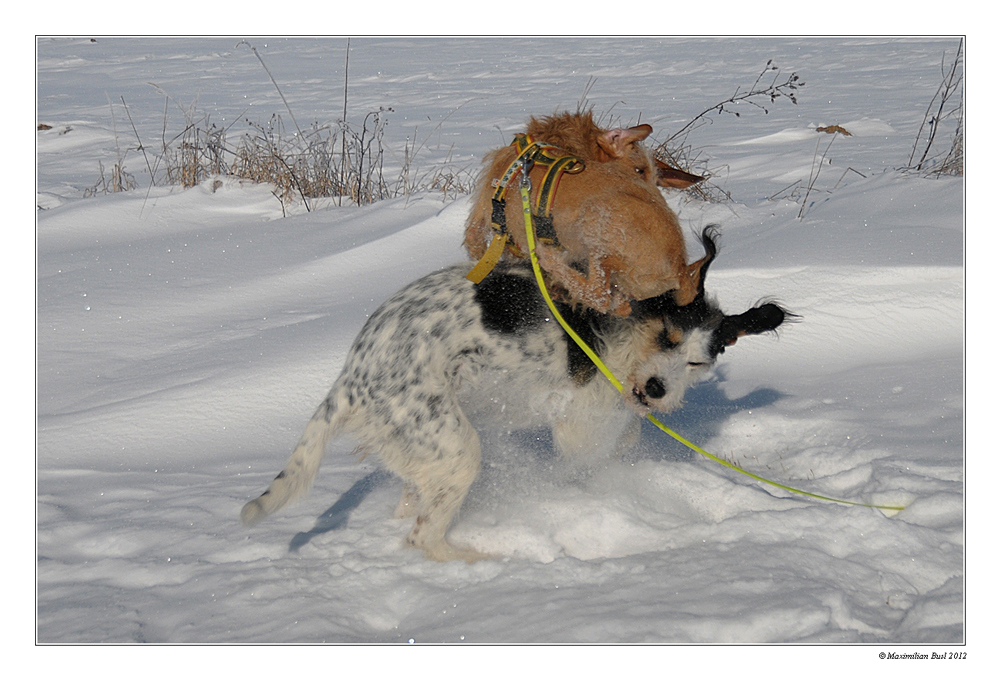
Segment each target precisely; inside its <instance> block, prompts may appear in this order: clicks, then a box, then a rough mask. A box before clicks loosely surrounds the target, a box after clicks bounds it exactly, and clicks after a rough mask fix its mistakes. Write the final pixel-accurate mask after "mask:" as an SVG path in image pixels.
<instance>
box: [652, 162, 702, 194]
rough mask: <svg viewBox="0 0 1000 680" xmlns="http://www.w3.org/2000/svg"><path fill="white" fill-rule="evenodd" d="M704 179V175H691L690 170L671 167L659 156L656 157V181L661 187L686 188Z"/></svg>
mask: <svg viewBox="0 0 1000 680" xmlns="http://www.w3.org/2000/svg"><path fill="white" fill-rule="evenodd" d="M704 179H705V178H704V177H699V176H698V175H692V174H691V173H690V172H684V171H683V170H679V169H678V168H674V167H671V166H669V165H667V164H666V163H664V162H663V161H661V160H660V159H659V158H657V159H656V183H657V184H658V185H660V186H661V187H673V188H674V189H687V188H688V187H689V186H693V185H695V184H697V183H698V182H701V181H703V180H704Z"/></svg>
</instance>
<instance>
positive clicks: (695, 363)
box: [688, 361, 705, 368]
mask: <svg viewBox="0 0 1000 680" xmlns="http://www.w3.org/2000/svg"><path fill="white" fill-rule="evenodd" d="M704 365H705V362H704V361H689V362H688V366H690V367H691V368H698V367H699V366H704Z"/></svg>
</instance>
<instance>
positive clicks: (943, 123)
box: [904, 39, 965, 176]
mask: <svg viewBox="0 0 1000 680" xmlns="http://www.w3.org/2000/svg"><path fill="white" fill-rule="evenodd" d="M963 46H964V39H960V40H959V41H958V49H956V50H955V56H954V58H953V59H952V60H951V64H950V65H949V63H948V61H947V53H946V54H944V55H942V57H941V84H940V85H938V89H937V92H935V93H934V96H933V97H932V98H931V101H930V104H928V105H927V111H926V112H925V113H924V118H923V120H922V121H921V123H920V129H919V130H918V131H917V136H916V139H915V140H914V142H913V150H912V151H911V152H910V158H909V160H908V161H907V164H906V167H905V168H904V169H905V170H907V171H911V172H918V173H920V174H922V175H926V176H939V175H964V174H965V96H964V94H965V92H964V90H965V62H964V59H963V55H962V49H963ZM948 130H954V132H952V133H951V140H950V142H947V141H946V142H945V143H944V144H941V143H940V142H941V140H940V138H939V136H938V135H939V133H941V132H942V131H944V132H945V133H946V132H947V131H948Z"/></svg>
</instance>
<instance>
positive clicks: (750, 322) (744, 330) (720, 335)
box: [711, 302, 798, 356]
mask: <svg viewBox="0 0 1000 680" xmlns="http://www.w3.org/2000/svg"><path fill="white" fill-rule="evenodd" d="M797 318H798V317H797V316H796V315H795V314H792V313H791V312H789V311H787V310H786V309H784V308H782V307H780V306H779V305H776V304H775V303H773V302H768V303H765V304H762V305H758V306H756V307H754V308H752V309H749V310H747V311H745V312H743V313H742V314H736V315H734V316H726V317H723V319H722V322H721V323H720V324H719V326H718V328H716V329H715V332H714V333H713V334H712V345H711V352H712V355H713V356H715V355H717V354H722V353H723V352H725V351H726V347H728V346H730V345H733V344H736V341H737V340H738V339H740V338H742V337H743V336H744V335H759V334H761V333H767V332H768V331H773V330H775V329H776V328H777V327H778V326H780V325H781V324H783V323H784V322H785V321H793V320H795V319H797Z"/></svg>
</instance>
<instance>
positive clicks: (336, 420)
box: [240, 387, 347, 527]
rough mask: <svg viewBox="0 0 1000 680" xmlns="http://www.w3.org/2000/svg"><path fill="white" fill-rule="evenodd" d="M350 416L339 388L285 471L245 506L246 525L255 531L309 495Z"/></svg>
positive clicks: (314, 420)
mask: <svg viewBox="0 0 1000 680" xmlns="http://www.w3.org/2000/svg"><path fill="white" fill-rule="evenodd" d="M346 415H347V414H346V413H344V411H343V410H342V409H338V408H337V388H336V387H334V389H333V390H331V391H330V394H329V395H328V396H327V398H326V399H325V400H324V401H323V403H322V404H320V405H319V408H318V409H316V413H315V414H313V417H312V420H310V421H309V424H308V425H306V431H305V432H303V433H302V438H301V439H299V443H298V445H297V446H296V447H295V450H294V451H292V457H291V458H289V459H288V464H287V465H285V469H284V470H282V471H281V472H279V473H278V476H277V477H275V478H274V481H273V482H271V486H269V487H267V491H265V492H264V493H262V494H261V495H260V496H259V497H258V498H255V499H254V500H252V501H250V502H249V503H247V504H246V505H244V506H243V511H242V512H240V518H241V519H242V520H243V524H245V525H246V526H250V527H252V526H253V525H255V524H257V523H258V522H259V521H261V520H262V519H264V518H265V517H267V516H268V515H271V514H273V513H275V512H277V511H278V510H280V509H281V508H283V507H284V506H285V505H287V504H288V503H290V502H291V501H293V500H295V499H297V498H301V497H302V496H304V495H305V494H306V493H308V491H309V487H311V486H312V483H313V480H314V479H315V478H316V473H317V472H318V471H319V466H320V463H322V462H323V454H324V452H325V451H326V443H327V442H328V441H330V438H331V437H332V436H333V435H334V434H336V432H337V430H338V429H339V428H340V425H341V424H342V422H343V420H344V419H345V417H346Z"/></svg>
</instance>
